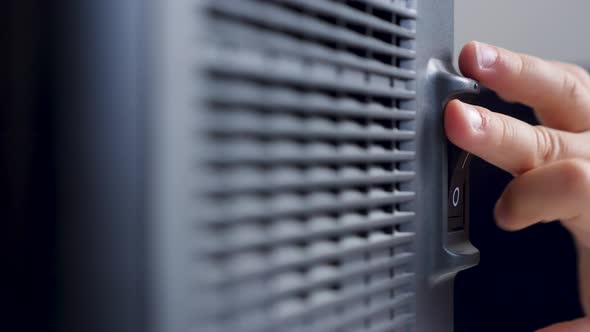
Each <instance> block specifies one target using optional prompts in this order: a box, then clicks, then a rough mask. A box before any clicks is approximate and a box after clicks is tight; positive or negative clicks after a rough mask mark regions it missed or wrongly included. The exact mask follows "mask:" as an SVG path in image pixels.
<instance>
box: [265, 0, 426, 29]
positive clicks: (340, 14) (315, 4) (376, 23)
mask: <svg viewBox="0 0 590 332" xmlns="http://www.w3.org/2000/svg"><path fill="white" fill-rule="evenodd" d="M271 1H274V2H277V3H286V4H289V5H293V6H295V7H298V8H302V9H306V10H309V11H314V12H316V13H320V14H325V15H330V16H333V17H337V18H339V19H342V20H346V21H348V22H353V23H356V24H359V25H362V26H365V27H366V28H368V29H374V30H379V31H383V32H388V33H392V34H395V35H397V36H400V37H406V38H414V37H415V36H416V33H415V32H414V31H411V30H408V29H405V28H402V27H400V26H398V25H395V24H393V23H392V22H385V21H383V20H381V19H378V18H376V17H375V16H372V15H369V14H368V13H366V12H361V11H358V10H354V9H352V8H350V7H348V6H345V5H342V4H339V3H337V2H333V1H322V0H271Z"/></svg>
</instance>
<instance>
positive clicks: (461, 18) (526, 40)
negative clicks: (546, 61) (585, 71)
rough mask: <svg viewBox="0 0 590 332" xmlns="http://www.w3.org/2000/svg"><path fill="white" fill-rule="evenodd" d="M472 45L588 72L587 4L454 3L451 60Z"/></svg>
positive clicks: (562, 0) (587, 0)
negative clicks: (566, 64) (487, 45)
mask: <svg viewBox="0 0 590 332" xmlns="http://www.w3.org/2000/svg"><path fill="white" fill-rule="evenodd" d="M473 39H477V40H481V41H484V42H488V43H492V44H496V45H499V46H502V47H506V48H509V49H513V50H516V51H520V52H526V53H531V54H534V55H538V56H541V57H545V58H550V59H555V60H562V61H569V62H575V63H578V64H580V65H583V66H585V67H587V68H590V0H455V50H456V52H455V54H456V55H457V54H458V52H459V50H460V49H461V46H462V45H463V44H464V43H466V42H468V41H470V40H473ZM456 55H455V57H456Z"/></svg>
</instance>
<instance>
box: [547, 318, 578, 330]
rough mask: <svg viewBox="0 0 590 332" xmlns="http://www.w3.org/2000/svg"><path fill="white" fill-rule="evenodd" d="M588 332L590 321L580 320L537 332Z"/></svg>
mask: <svg viewBox="0 0 590 332" xmlns="http://www.w3.org/2000/svg"><path fill="white" fill-rule="evenodd" d="M588 331H590V319H589V318H580V319H576V320H572V321H569V322H564V323H559V324H555V325H551V326H549V327H546V328H544V329H541V330H538V331H537V332H588Z"/></svg>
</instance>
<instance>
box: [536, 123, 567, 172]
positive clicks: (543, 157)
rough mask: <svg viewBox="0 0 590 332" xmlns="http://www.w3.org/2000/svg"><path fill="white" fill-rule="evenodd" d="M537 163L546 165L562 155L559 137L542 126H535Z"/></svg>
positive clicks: (561, 143) (561, 144)
mask: <svg viewBox="0 0 590 332" xmlns="http://www.w3.org/2000/svg"><path fill="white" fill-rule="evenodd" d="M534 132H535V139H536V143H537V151H536V152H537V154H536V156H537V157H538V161H539V162H540V164H546V163H549V162H551V161H555V160H557V159H558V158H559V156H560V155H561V154H562V150H563V146H564V144H563V142H562V138H561V136H560V135H558V134H557V133H556V132H555V131H553V130H550V129H549V128H547V127H544V126H535V131H534Z"/></svg>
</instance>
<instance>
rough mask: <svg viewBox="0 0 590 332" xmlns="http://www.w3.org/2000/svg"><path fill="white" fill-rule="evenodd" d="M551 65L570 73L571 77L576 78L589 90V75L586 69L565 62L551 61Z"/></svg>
mask: <svg viewBox="0 0 590 332" xmlns="http://www.w3.org/2000/svg"><path fill="white" fill-rule="evenodd" d="M551 63H552V64H554V65H555V66H557V67H559V68H561V69H563V70H565V71H568V72H570V73H571V74H572V75H574V76H575V77H577V78H578V80H579V81H580V82H581V83H582V84H583V85H584V86H585V87H586V88H588V89H590V74H589V73H588V71H587V70H586V69H584V68H582V67H580V66H577V65H574V64H571V63H566V62H560V61H551Z"/></svg>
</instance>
